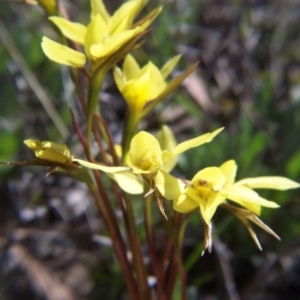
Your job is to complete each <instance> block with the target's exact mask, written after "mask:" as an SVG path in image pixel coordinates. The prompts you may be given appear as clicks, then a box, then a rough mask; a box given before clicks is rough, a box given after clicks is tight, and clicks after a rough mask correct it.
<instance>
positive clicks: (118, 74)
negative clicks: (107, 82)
mask: <svg viewBox="0 0 300 300" xmlns="http://www.w3.org/2000/svg"><path fill="white" fill-rule="evenodd" d="M113 75H114V79H115V83H116V85H117V87H118V90H119V91H120V92H121V91H122V90H123V89H124V86H125V84H126V81H125V78H124V74H123V73H122V71H121V69H120V68H118V67H114V69H113Z"/></svg>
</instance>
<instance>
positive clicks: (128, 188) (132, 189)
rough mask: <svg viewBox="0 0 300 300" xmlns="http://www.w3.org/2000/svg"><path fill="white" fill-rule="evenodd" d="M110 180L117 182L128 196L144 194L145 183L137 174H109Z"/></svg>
mask: <svg viewBox="0 0 300 300" xmlns="http://www.w3.org/2000/svg"><path fill="white" fill-rule="evenodd" d="M108 176H109V177H110V178H112V179H113V180H115V181H116V182H117V183H118V185H119V186H120V188H121V189H122V190H123V191H125V192H126V193H128V194H131V195H137V194H142V193H143V192H144V186H143V181H142V180H141V178H139V177H137V176H136V175H135V174H132V173H130V172H126V171H125V172H122V173H114V174H108Z"/></svg>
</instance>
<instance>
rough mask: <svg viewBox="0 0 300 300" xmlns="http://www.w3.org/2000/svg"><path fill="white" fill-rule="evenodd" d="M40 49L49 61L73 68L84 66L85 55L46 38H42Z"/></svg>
mask: <svg viewBox="0 0 300 300" xmlns="http://www.w3.org/2000/svg"><path fill="white" fill-rule="evenodd" d="M42 48H43V51H44V53H45V54H46V55H47V56H48V58H50V59H51V60H53V61H55V62H57V63H59V64H62V65H67V66H71V67H75V68H83V67H84V65H85V61H86V58H85V55H84V54H82V53H81V52H78V51H75V50H73V49H71V48H69V47H66V46H64V45H61V44H59V43H56V42H54V41H52V40H50V39H48V38H47V37H45V36H44V37H43V41H42Z"/></svg>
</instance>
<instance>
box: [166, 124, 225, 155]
mask: <svg viewBox="0 0 300 300" xmlns="http://www.w3.org/2000/svg"><path fill="white" fill-rule="evenodd" d="M223 129H224V128H219V129H217V130H215V131H214V132H212V133H210V132H209V133H205V134H203V135H201V136H199V137H196V138H194V139H191V140H188V141H185V142H183V143H180V144H178V145H177V146H176V147H175V149H174V150H173V151H172V152H171V154H172V157H173V156H175V155H179V154H181V153H182V152H185V151H186V150H188V149H191V148H194V147H198V146H200V145H202V144H205V143H209V142H211V141H212V139H213V138H214V137H215V136H216V135H218V134H219V133H220V132H221V131H222V130H223Z"/></svg>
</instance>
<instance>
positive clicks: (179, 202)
mask: <svg viewBox="0 0 300 300" xmlns="http://www.w3.org/2000/svg"><path fill="white" fill-rule="evenodd" d="M197 207H199V204H198V203H197V202H195V201H193V200H192V199H191V198H189V197H188V196H187V195H184V194H183V195H181V196H180V197H179V198H177V199H175V200H174V201H173V208H174V210H176V211H178V212H180V213H182V214H185V213H189V212H191V211H193V210H195V209H196V208H197Z"/></svg>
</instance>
